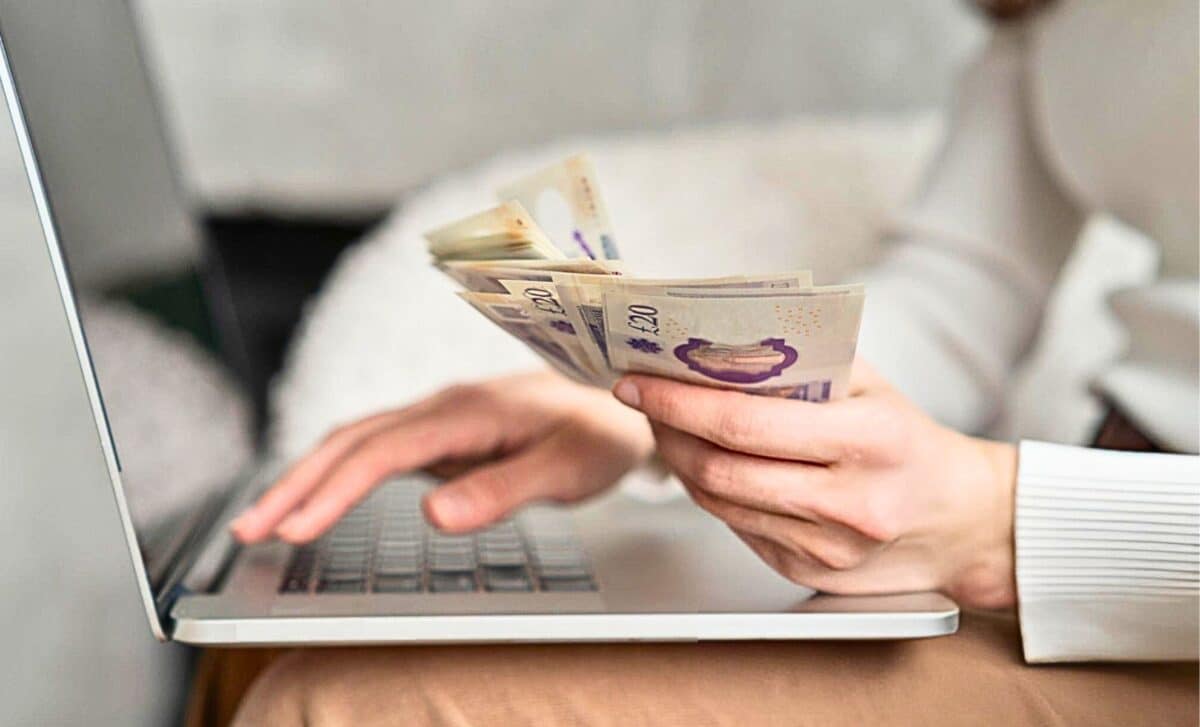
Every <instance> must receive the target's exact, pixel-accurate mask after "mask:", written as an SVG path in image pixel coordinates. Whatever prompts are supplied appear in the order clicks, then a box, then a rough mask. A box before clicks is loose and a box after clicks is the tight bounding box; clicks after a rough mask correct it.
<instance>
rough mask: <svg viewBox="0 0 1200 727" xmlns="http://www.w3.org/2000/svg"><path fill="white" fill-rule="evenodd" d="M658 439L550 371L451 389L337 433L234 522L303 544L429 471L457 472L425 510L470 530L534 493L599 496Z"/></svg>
mask: <svg viewBox="0 0 1200 727" xmlns="http://www.w3.org/2000/svg"><path fill="white" fill-rule="evenodd" d="M653 445H654V440H653V437H652V436H651V433H650V428H649V426H648V425H647V423H646V419H645V417H643V416H641V415H640V414H637V413H636V412H633V411H630V410H629V409H627V408H625V407H623V406H621V405H620V404H618V403H617V402H615V401H613V400H612V398H611V397H610V396H609V395H608V393H607V392H604V391H601V390H596V389H592V388H589V387H585V386H580V385H578V384H574V383H571V382H569V381H567V380H566V379H564V378H562V377H561V376H558V375H557V374H553V373H548V372H547V373H537V374H526V375H522V376H513V377H507V378H501V379H494V380H491V381H487V382H483V383H479V384H471V385H463V386H454V387H451V388H449V389H446V390H444V391H442V392H440V393H438V394H435V395H434V396H431V397H429V398H427V399H425V400H423V401H420V402H418V403H416V404H414V405H412V406H409V407H405V408H403V409H399V410H396V411H389V412H384V413H382V414H377V415H375V416H372V417H368V418H366V419H362V420H360V421H357V422H354V423H353V424H348V425H346V426H344V427H341V428H340V429H337V430H336V431H334V432H333V433H332V434H330V435H329V436H328V437H327V438H326V439H325V441H324V442H322V443H321V444H320V445H319V446H318V447H317V448H316V449H314V450H313V451H311V452H310V453H309V454H308V455H306V456H305V457H304V458H303V459H301V460H300V461H298V462H296V463H295V465H293V466H292V468H291V469H290V470H289V471H288V472H287V473H286V474H285V475H284V476H283V477H282V478H280V480H279V481H278V482H277V483H275V485H274V486H272V487H271V488H270V489H269V490H267V491H266V493H264V494H263V495H262V497H261V498H259V500H258V502H257V503H255V505H254V506H253V507H251V508H250V509H249V510H247V511H246V512H245V513H243V514H242V515H241V516H240V517H238V518H237V519H236V520H235V521H234V522H233V523H232V524H231V528H232V529H233V532H234V534H235V535H236V536H237V537H238V539H240V540H241V541H243V542H246V543H255V542H259V541H262V540H265V539H268V538H270V537H272V536H276V537H279V538H281V539H283V540H286V541H289V542H293V543H301V542H306V541H309V540H312V539H313V538H315V537H317V536H319V535H320V534H321V533H323V532H324V531H325V530H327V529H328V528H329V527H330V526H331V525H333V523H334V522H336V521H337V519H338V518H339V517H341V516H342V515H343V514H345V513H346V512H347V511H348V510H350V509H351V508H353V507H354V505H355V504H356V503H358V502H359V501H360V500H362V499H363V498H364V497H366V495H367V494H368V493H369V492H370V491H371V489H372V488H374V487H375V486H376V485H378V484H379V483H380V482H382V481H384V480H385V479H387V478H388V477H390V476H392V475H395V474H399V473H402V472H408V471H411V470H416V469H422V468H425V469H429V470H430V471H432V472H433V473H434V474H437V475H439V476H451V477H453V479H451V480H450V481H449V482H447V483H445V484H443V485H441V486H440V487H438V488H437V489H435V490H434V491H433V492H431V493H430V494H429V495H428V496H427V497H426V500H425V503H424V507H425V512H426V516H427V517H428V518H429V519H430V521H431V522H433V524H434V525H436V526H438V527H439V528H442V529H443V530H447V531H451V532H461V531H466V530H472V529H475V528H478V527H482V526H484V525H487V524H488V523H491V522H493V521H495V520H498V519H500V518H503V517H504V516H505V515H506V514H508V513H509V512H511V511H512V510H513V509H514V508H516V507H517V506H518V505H521V504H523V503H525V502H528V501H530V500H536V499H551V500H559V501H573V500H579V499H582V498H584V497H587V496H588V495H591V494H593V493H595V492H598V491H599V490H601V489H604V488H606V487H608V486H609V485H611V484H612V483H614V482H616V481H617V480H618V479H619V478H620V477H621V476H622V475H623V474H625V472H627V471H628V470H629V469H631V468H633V467H634V466H635V465H637V464H638V463H640V462H641V461H643V460H645V459H646V458H647V457H648V456H649V454H650V452H651V450H652V449H653Z"/></svg>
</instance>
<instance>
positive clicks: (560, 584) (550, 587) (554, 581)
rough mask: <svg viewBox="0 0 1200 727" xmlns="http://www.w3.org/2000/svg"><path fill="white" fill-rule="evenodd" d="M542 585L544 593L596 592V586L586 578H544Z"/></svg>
mask: <svg viewBox="0 0 1200 727" xmlns="http://www.w3.org/2000/svg"><path fill="white" fill-rule="evenodd" d="M541 585H542V590H543V591H552V592H559V593H568V592H578V591H594V590H596V584H595V583H593V582H592V579H591V578H588V577H586V576H585V577H583V578H542V580H541Z"/></svg>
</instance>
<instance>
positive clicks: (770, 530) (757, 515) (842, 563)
mask: <svg viewBox="0 0 1200 727" xmlns="http://www.w3.org/2000/svg"><path fill="white" fill-rule="evenodd" d="M684 484H685V486H686V485H687V482H686V481H685V482H684ZM687 490H688V494H690V495H691V497H692V499H693V500H695V502H696V504H697V505H699V506H700V507H702V508H704V509H705V510H707V511H708V512H709V513H711V514H713V515H714V516H716V517H718V518H720V519H721V520H722V521H724V522H725V524H726V525H728V526H729V527H731V528H733V529H734V530H735V531H739V532H743V533H749V534H751V535H756V536H758V537H760V538H765V539H766V540H769V541H771V542H773V543H775V544H776V545H778V546H780V547H782V548H783V549H784V550H785V551H787V552H790V553H794V554H796V555H798V556H803V557H804V558H807V559H809V560H811V561H813V562H815V563H816V564H819V565H820V566H821V568H824V569H828V570H835V571H844V570H851V569H854V568H857V567H858V566H860V565H862V563H863V562H864V561H865V560H866V559H867V558H868V557H869V556H870V555H871V553H873V552H874V551H875V550H876V549H877V547H878V544H877V543H875V542H874V541H870V540H869V539H867V538H864V537H862V536H859V535H858V534H857V533H854V532H853V531H850V530H848V529H846V528H842V527H840V526H836V525H826V524H823V523H814V522H811V521H808V520H801V519H798V518H792V517H787V516H784V515H778V514H775V513H770V512H763V511H761V510H755V509H753V508H748V507H743V506H741V505H738V504H737V503H733V502H729V501H728V500H723V499H721V498H718V497H713V496H712V495H709V494H708V493H706V492H704V491H703V490H698V489H695V488H692V487H688V488H687Z"/></svg>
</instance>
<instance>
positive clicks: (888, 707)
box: [235, 614, 1197, 727]
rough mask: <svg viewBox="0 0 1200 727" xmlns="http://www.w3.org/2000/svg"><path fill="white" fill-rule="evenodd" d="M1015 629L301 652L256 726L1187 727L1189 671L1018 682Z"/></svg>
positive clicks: (1038, 670)
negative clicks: (888, 637) (916, 636)
mask: <svg viewBox="0 0 1200 727" xmlns="http://www.w3.org/2000/svg"><path fill="white" fill-rule="evenodd" d="M1016 631H1017V625H1016V621H1015V619H1014V618H1013V617H1012V616H1011V615H1007V614H1006V615H981V614H966V615H965V617H964V620H963V624H962V629H961V631H960V632H959V633H958V634H955V635H953V636H946V637H940V638H934V639H924V640H915V641H895V642H870V641H866V642H846V641H839V642H822V641H811V642H775V643H771V642H739V643H700V644H607V645H598V644H591V645H584V644H577V645H551V646H515V645H508V646H503V645H500V646H495V645H494V646H441V647H433V646H425V647H421V646H412V647H399V648H361V649H306V650H298V651H293V652H291V653H290V654H286V655H284V656H282V657H281V658H280V659H279V660H278V661H276V662H275V663H274V664H273V665H272V666H271V667H270V668H269V669H268V670H267V671H266V673H265V674H264V675H263V676H262V677H261V678H259V679H258V681H257V682H256V684H255V685H254V686H253V687H252V689H251V690H250V692H249V694H248V696H247V698H246V699H245V701H244V702H243V703H242V706H241V709H240V710H239V712H238V715H237V719H236V720H235V724H236V725H238V726H239V727H252V726H254V725H273V726H276V727H287V725H301V724H303V725H310V726H312V727H321V726H322V725H349V724H353V725H360V726H363V727H369V726H370V725H385V724H407V725H435V724H436V725H459V726H465V725H495V724H504V725H641V724H653V725H687V726H688V727H694V726H696V725H776V724H778V725H791V726H795V725H820V726H821V727H837V726H838V725H854V726H855V727H857V726H859V725H869V724H888V725H923V726H929V725H964V724H1004V725H1012V726H1014V727H1020V726H1021V725H1041V726H1044V725H1085V724H1086V725H1095V724H1120V725H1126V726H1133V725H1156V726H1159V727H1161V726H1163V725H1194V724H1196V720H1197V693H1196V679H1197V669H1196V665H1195V664H1173V665H1172V664H1157V665H1125V666H1115V665H1091V666H1045V667H1027V666H1025V665H1024V664H1023V663H1022V661H1021V654H1020V650H1019V646H1018V644H1019V639H1018V638H1017V633H1016Z"/></svg>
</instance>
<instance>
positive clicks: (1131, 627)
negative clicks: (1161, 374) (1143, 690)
mask: <svg viewBox="0 0 1200 727" xmlns="http://www.w3.org/2000/svg"><path fill="white" fill-rule="evenodd" d="M1015 542H1016V569H1017V593H1018V601H1019V607H1020V615H1021V636H1022V640H1023V642H1024V647H1025V659H1026V660H1027V661H1030V662H1054V661H1089V660H1106V661H1150V660H1154V661H1157V660H1170V659H1195V658H1196V657H1197V650H1198V646H1197V642H1198V639H1200V624H1198V622H1200V616H1198V609H1200V457H1195V456H1184V455H1167V454H1146V453H1141V452H1112V451H1105V450H1096V449H1086V448H1083V447H1070V446H1065V445H1059V444H1045V443H1041V442H1022V443H1021V450H1020V464H1019V467H1018V472H1017V502H1016V517H1015Z"/></svg>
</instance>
